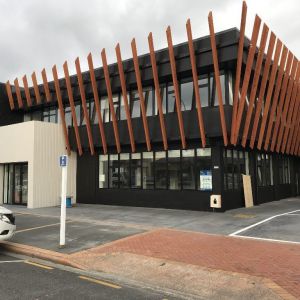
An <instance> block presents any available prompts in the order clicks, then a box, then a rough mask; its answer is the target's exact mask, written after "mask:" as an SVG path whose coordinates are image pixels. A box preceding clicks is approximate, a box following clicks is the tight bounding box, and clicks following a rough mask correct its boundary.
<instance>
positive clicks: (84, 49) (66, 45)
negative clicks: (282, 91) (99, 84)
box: [0, 0, 300, 85]
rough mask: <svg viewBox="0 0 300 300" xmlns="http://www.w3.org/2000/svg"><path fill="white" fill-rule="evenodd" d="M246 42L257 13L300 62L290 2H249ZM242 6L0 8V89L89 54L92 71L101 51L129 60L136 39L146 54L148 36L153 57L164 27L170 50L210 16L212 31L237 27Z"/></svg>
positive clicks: (105, 0)
mask: <svg viewBox="0 0 300 300" xmlns="http://www.w3.org/2000/svg"><path fill="white" fill-rule="evenodd" d="M247 5H248V15H247V25H246V35H247V36H248V37H250V36H251V32H252V25H253V21H254V16H255V14H256V13H257V14H258V15H259V16H260V17H261V18H262V20H263V21H264V22H266V23H267V24H268V26H269V27H270V29H271V30H273V31H274V33H275V34H276V35H277V36H278V37H279V38H280V39H281V40H282V41H283V42H284V43H285V44H286V45H287V47H288V48H289V49H290V50H291V51H293V53H294V54H295V55H296V56H298V57H300V55H299V52H300V38H299V30H300V17H299V16H300V2H299V1H297V0H285V1H282V0H249V1H247ZM241 7H242V1H241V0H206V1H203V0H184V1H180V0H26V1H20V0H0V39H1V46H0V61H1V64H0V81H1V82H6V81H7V80H8V79H9V80H10V81H11V82H13V80H14V78H16V77H18V78H19V79H21V78H22V76H23V75H24V74H27V76H28V77H29V85H32V83H31V78H30V76H31V74H32V72H33V71H36V73H37V77H38V81H39V82H41V74H40V72H41V70H42V69H43V68H44V67H45V68H46V71H47V74H48V80H52V72H51V68H52V66H53V65H54V64H56V65H57V67H58V71H59V73H60V74H62V64H63V63H64V61H65V60H67V61H68V63H69V67H70V73H71V74H74V73H75V68H74V60H75V59H76V57H77V56H79V57H80V60H81V67H82V70H87V63H86V56H87V55H88V53H89V52H92V54H93V58H94V66H95V67H99V66H101V60H100V52H101V49H102V48H106V53H107V56H108V62H109V63H113V62H115V61H116V58H115V50H114V47H115V45H116V44H117V42H120V45H121V51H122V56H123V59H125V58H129V57H130V56H131V48H130V42H131V39H132V38H133V37H135V38H136V42H137V48H138V54H143V53H145V52H148V50H147V49H148V43H147V36H148V33H149V32H150V31H152V33H153V37H154V45H155V49H160V48H163V47H166V45H167V42H166V33H165V30H166V28H167V26H168V25H170V26H171V29H172V35H173V43H174V44H176V43H180V42H183V41H186V39H187V38H186V31H185V23H186V20H187V19H188V18H190V19H191V23H192V30H193V37H194V38H196V37H200V36H203V35H207V34H208V33H209V31H208V23H207V15H208V13H209V11H210V10H212V11H213V16H214V24H215V31H216V32H217V31H221V30H225V29H228V28H231V27H238V28H239V26H240V16H241Z"/></svg>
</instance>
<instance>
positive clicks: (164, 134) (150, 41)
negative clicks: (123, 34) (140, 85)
mask: <svg viewBox="0 0 300 300" xmlns="http://www.w3.org/2000/svg"><path fill="white" fill-rule="evenodd" d="M148 44H149V50H150V59H151V65H152V74H153V80H154V86H155V95H156V101H157V107H158V115H159V122H160V129H161V135H162V139H163V144H164V150H168V141H167V132H166V127H165V121H164V113H163V109H162V101H161V96H160V86H159V80H158V73H157V65H156V58H155V52H154V43H153V37H152V32H150V33H149V35H148Z"/></svg>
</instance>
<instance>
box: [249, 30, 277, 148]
mask: <svg viewBox="0 0 300 300" xmlns="http://www.w3.org/2000/svg"><path fill="white" fill-rule="evenodd" d="M275 41H276V36H275V34H274V33H273V32H271V36H270V40H269V45H268V51H267V57H266V61H265V66H264V71H263V76H262V80H261V84H260V90H259V95H258V100H257V103H256V107H255V117H254V122H253V127H252V132H251V138H250V148H251V149H253V147H254V143H255V138H256V133H257V127H258V122H259V119H260V117H261V109H262V106H263V103H264V98H265V91H266V86H267V82H268V79H269V71H270V66H271V63H272V55H273V50H274V46H275Z"/></svg>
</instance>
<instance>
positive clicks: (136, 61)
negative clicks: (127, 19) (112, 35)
mask: <svg viewBox="0 0 300 300" xmlns="http://www.w3.org/2000/svg"><path fill="white" fill-rule="evenodd" d="M131 50H132V57H133V64H134V71H135V78H136V83H137V87H138V93H139V97H140V105H141V112H142V119H143V126H144V132H145V139H146V144H147V150H148V151H151V142H150V133H149V127H148V122H147V113H146V105H145V98H144V94H143V86H142V79H141V73H140V66H139V59H138V55H137V48H136V43H135V39H132V41H131Z"/></svg>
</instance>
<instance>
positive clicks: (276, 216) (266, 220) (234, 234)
mask: <svg viewBox="0 0 300 300" xmlns="http://www.w3.org/2000/svg"><path fill="white" fill-rule="evenodd" d="M296 212H300V209H297V210H293V211H290V212H286V213H283V214H279V215H275V216H273V217H269V218H267V219H264V220H262V221H260V222H257V223H255V224H252V225H250V226H247V227H245V228H242V229H240V230H237V231H235V232H233V233H231V234H229V236H237V235H239V234H240V233H242V232H245V231H247V230H249V229H251V228H254V227H256V226H258V225H261V224H263V223H266V222H268V221H270V220H273V219H275V218H278V217H281V216H285V215H289V214H293V213H296Z"/></svg>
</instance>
